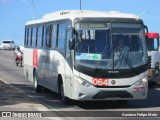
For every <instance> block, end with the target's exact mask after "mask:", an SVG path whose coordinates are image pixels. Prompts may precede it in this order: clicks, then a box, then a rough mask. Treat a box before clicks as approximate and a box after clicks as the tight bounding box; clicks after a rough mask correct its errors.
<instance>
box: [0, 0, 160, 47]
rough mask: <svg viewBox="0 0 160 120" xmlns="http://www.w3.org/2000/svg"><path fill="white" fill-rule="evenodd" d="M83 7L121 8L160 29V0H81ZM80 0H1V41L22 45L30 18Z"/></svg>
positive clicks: (75, 5) (73, 5) (72, 7)
mask: <svg viewBox="0 0 160 120" xmlns="http://www.w3.org/2000/svg"><path fill="white" fill-rule="evenodd" d="M81 8H82V10H97V11H120V12H125V13H132V14H136V15H140V17H141V18H142V20H143V22H144V24H145V25H147V26H148V29H149V31H150V32H159V33H160V0H81ZM79 9H80V0H0V43H1V42H2V41H3V40H14V41H15V43H16V44H17V45H23V41H24V27H25V24H26V22H27V21H30V20H34V19H40V18H42V16H43V15H45V14H47V13H51V12H55V11H58V10H79Z"/></svg>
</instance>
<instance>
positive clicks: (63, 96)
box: [60, 83, 71, 105]
mask: <svg viewBox="0 0 160 120" xmlns="http://www.w3.org/2000/svg"><path fill="white" fill-rule="evenodd" d="M60 95H61V99H62V102H63V104H65V105H69V104H71V100H70V99H69V98H67V97H66V96H65V94H64V87H63V83H62V84H61V87H60Z"/></svg>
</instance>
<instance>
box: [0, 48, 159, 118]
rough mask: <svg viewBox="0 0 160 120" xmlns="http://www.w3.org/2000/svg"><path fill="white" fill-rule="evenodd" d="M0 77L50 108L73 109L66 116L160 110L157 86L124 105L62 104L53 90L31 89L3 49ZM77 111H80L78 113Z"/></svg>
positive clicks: (97, 103)
mask: <svg viewBox="0 0 160 120" xmlns="http://www.w3.org/2000/svg"><path fill="white" fill-rule="evenodd" d="M0 78H1V79H3V80H5V81H7V82H8V83H10V84H12V85H14V86H15V87H17V88H18V89H20V90H22V91H24V92H25V93H27V95H28V96H29V97H31V98H33V99H35V100H37V101H38V102H40V103H41V104H43V105H45V106H46V107H48V108H49V109H50V110H53V111H74V112H70V113H67V112H66V113H65V112H64V114H67V115H68V116H67V115H66V117H71V116H72V115H73V114H78V115H77V116H79V117H81V113H83V112H85V114H87V113H89V112H88V111H94V112H91V113H89V114H91V115H90V117H91V116H93V117H94V115H95V114H96V113H97V116H100V115H98V113H100V111H101V113H102V114H103V115H104V114H105V113H104V111H108V112H109V111H111V112H112V111H121V112H120V113H118V112H113V113H110V115H109V117H114V116H115V117H116V116H117V114H122V112H124V113H128V111H135V112H138V113H139V112H141V113H143V112H144V111H147V112H154V111H158V113H159V112H160V88H159V87H156V88H154V89H149V92H148V98H147V99H146V100H132V101H129V102H128V103H127V104H126V105H119V104H117V103H116V102H114V101H107V102H74V103H73V105H63V104H62V102H61V100H60V97H59V96H58V95H57V94H55V93H54V92H51V91H49V92H47V93H45V92H44V93H38V94H36V93H35V92H34V89H33V83H32V82H30V81H28V80H27V79H26V78H25V77H24V73H23V67H17V66H16V65H15V63H14V61H13V51H4V50H1V51H0ZM75 111H76V112H75ZM78 111H80V112H79V113H78ZM82 111H83V112H82ZM131 113H132V112H131ZM155 113H156V112H155ZM70 114H71V116H70ZM83 114H84V113H83ZM144 114H145V112H144ZM103 115H102V116H103ZM141 115H142V114H141ZM159 115H160V113H159ZM64 116H65V115H64ZM95 116H96V115H95ZM104 116H106V115H104ZM118 116H119V115H118ZM142 116H143V115H142ZM142 116H138V118H139V117H141V118H143V117H142ZM82 117H83V115H82ZM154 118H155V116H154ZM101 119H102V117H101ZM104 119H105V118H104ZM114 119H118V118H114ZM122 119H128V118H126V117H124V118H122ZM157 119H158V118H157Z"/></svg>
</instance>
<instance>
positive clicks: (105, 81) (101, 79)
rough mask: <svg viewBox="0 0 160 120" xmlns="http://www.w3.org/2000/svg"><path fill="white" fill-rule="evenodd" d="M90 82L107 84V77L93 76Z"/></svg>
mask: <svg viewBox="0 0 160 120" xmlns="http://www.w3.org/2000/svg"><path fill="white" fill-rule="evenodd" d="M92 83H93V85H95V86H108V79H107V78H93V80H92Z"/></svg>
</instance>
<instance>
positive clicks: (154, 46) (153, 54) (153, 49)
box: [146, 32, 160, 87]
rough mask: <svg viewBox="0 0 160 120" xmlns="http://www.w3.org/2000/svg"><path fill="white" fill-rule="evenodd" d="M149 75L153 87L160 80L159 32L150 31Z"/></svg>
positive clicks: (148, 42) (148, 35) (148, 34)
mask: <svg viewBox="0 0 160 120" xmlns="http://www.w3.org/2000/svg"><path fill="white" fill-rule="evenodd" d="M146 35H147V37H148V41H147V44H148V67H149V69H148V77H149V82H150V83H149V84H150V85H151V86H152V87H153V86H154V84H155V83H156V82H160V80H159V77H160V71H159V69H160V48H159V33H157V32H148V33H147V34H146Z"/></svg>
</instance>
